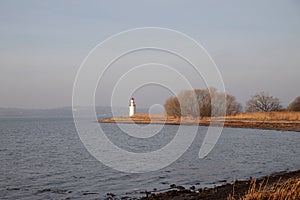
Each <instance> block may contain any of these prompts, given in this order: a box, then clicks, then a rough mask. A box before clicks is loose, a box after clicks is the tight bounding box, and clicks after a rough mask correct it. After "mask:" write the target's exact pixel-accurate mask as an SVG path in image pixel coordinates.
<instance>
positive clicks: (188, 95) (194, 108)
mask: <svg viewBox="0 0 300 200" xmlns="http://www.w3.org/2000/svg"><path fill="white" fill-rule="evenodd" d="M164 108H165V111H166V114H167V115H171V116H175V117H181V116H193V117H199V116H200V117H210V116H225V115H235V114H238V113H240V112H242V110H243V107H242V105H241V103H239V102H238V101H237V100H236V97H235V96H233V95H230V94H226V93H221V92H218V91H217V90H216V89H215V88H208V89H194V90H184V91H181V92H180V93H179V94H178V95H177V96H172V97H170V98H168V99H167V100H166V102H165V105H164ZM245 110H246V112H270V111H284V110H288V111H300V96H299V97H297V98H296V99H295V100H294V101H293V102H292V103H290V105H289V106H288V107H287V108H283V106H282V105H281V103H280V101H279V99H278V98H276V97H274V96H271V95H269V94H267V93H266V92H260V93H257V94H255V95H253V96H251V98H250V99H249V100H248V101H247V102H246V107H245Z"/></svg>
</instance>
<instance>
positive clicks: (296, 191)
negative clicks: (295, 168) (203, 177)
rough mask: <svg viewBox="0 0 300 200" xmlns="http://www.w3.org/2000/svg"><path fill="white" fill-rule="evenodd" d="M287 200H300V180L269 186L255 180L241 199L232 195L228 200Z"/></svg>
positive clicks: (290, 180)
mask: <svg viewBox="0 0 300 200" xmlns="http://www.w3.org/2000/svg"><path fill="white" fill-rule="evenodd" d="M237 199H239V200H265V199H267V200H286V199H291V200H293V199H295V200H296V199H300V178H296V179H289V180H287V181H285V182H277V183H274V184H272V185H268V183H267V182H266V183H265V182H261V183H259V184H257V182H256V180H253V181H252V182H251V184H250V187H249V189H248V191H247V193H246V194H245V195H244V196H242V197H240V198H234V194H233V195H232V194H230V195H229V197H228V199H227V200H237Z"/></svg>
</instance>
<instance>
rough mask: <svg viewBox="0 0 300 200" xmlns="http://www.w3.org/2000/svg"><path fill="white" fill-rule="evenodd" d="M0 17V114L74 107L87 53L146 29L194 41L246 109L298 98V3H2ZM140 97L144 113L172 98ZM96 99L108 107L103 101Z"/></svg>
mask: <svg viewBox="0 0 300 200" xmlns="http://www.w3.org/2000/svg"><path fill="white" fill-rule="evenodd" d="M0 16H1V17H0V23H1V24H0V25H1V26H0V27H1V31H0V56H1V57H0V107H21V108H54V107H62V106H70V105H71V102H72V87H73V83H74V80H75V76H76V73H77V70H78V69H79V67H80V64H81V62H82V61H83V59H84V58H85V57H86V55H87V54H88V53H89V51H90V50H91V49H92V48H94V47H95V46H96V45H97V44H98V43H99V42H101V41H103V40H104V39H106V38H108V37H109V36H111V35H113V34H116V33H118V32H120V31H124V30H127V29H131V28H136V27H145V26H156V27H165V28H170V29H175V30H178V31H180V32H183V33H185V34H187V35H189V36H191V37H193V38H194V39H196V40H197V41H198V42H199V43H201V44H202V45H203V46H204V47H205V48H206V50H207V51H208V52H209V53H210V55H211V56H212V58H213V59H214V61H215V63H216V64H217V66H218V67H219V69H220V72H221V74H222V76H223V79H224V83H225V87H226V90H227V92H228V93H230V94H233V95H235V96H236V97H237V99H238V100H239V101H240V102H242V103H244V102H245V101H246V100H247V99H249V98H250V96H251V95H254V94H255V93H256V92H259V91H266V92H268V93H269V94H271V95H274V96H276V97H278V98H279V99H280V100H281V101H282V103H283V104H284V105H287V104H288V103H290V102H291V101H292V100H293V99H294V98H295V97H296V96H300V78H299V75H300V37H299V36H300V2H299V1H297V0H281V1H278V0H270V1H261V0H257V1H254V0H251V1H250V0H249V1H175V0H166V1H158V0H157V1H155V0H152V1H140V0H137V1H126V2H125V1H106V2H104V1H11V0H7V1H4V0H2V1H0ZM184 67H186V66H184V65H182V68H184ZM139 91H140V94H138V92H139ZM139 91H137V92H136V93H137V94H136V95H137V96H138V97H139V99H138V101H139V102H140V105H142V106H149V105H150V104H153V103H161V104H163V103H164V100H165V98H166V97H167V96H168V95H170V94H169V93H163V92H162V90H161V89H155V88H151V89H149V88H148V89H145V90H144V93H142V90H139ZM154 97H155V98H154ZM97 99H98V101H97V104H98V105H108V102H107V101H101V95H100V96H99V98H97ZM125 101H127V99H126V100H125ZM142 102H144V103H142ZM126 104H127V102H126Z"/></svg>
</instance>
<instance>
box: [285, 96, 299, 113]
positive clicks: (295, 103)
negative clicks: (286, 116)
mask: <svg viewBox="0 0 300 200" xmlns="http://www.w3.org/2000/svg"><path fill="white" fill-rule="evenodd" d="M287 109H288V111H295V112H296V111H300V96H299V97H297V98H296V99H295V100H294V101H293V102H292V103H290V105H289V106H288V108H287Z"/></svg>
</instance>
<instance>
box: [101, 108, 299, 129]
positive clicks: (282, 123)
mask: <svg viewBox="0 0 300 200" xmlns="http://www.w3.org/2000/svg"><path fill="white" fill-rule="evenodd" d="M99 122H101V123H114V122H118V123H137V124H150V123H152V124H174V125H179V124H198V125H202V126H208V125H210V124H211V123H212V125H216V126H218V125H223V123H222V122H224V126H226V127H235V128H256V129H271V130H286V131H300V112H257V113H240V114H236V115H232V116H227V117H213V118H210V117H203V118H200V117H191V116H186V117H180V118H178V117H174V116H168V115H162V114H156V115H148V114H135V115H134V116H133V117H129V116H128V117H127V116H125V117H116V118H111V119H104V120H99Z"/></svg>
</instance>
